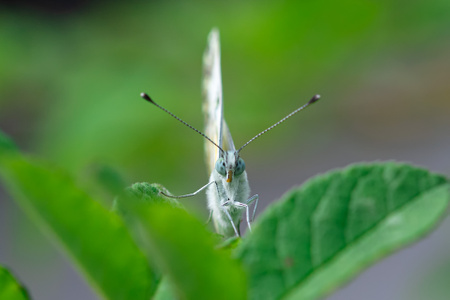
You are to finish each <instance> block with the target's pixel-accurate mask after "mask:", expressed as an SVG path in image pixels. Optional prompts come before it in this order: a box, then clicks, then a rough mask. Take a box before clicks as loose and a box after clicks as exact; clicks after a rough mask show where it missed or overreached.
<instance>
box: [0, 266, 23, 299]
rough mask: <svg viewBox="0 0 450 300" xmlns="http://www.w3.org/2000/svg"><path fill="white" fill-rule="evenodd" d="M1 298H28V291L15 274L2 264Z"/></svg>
mask: <svg viewBox="0 0 450 300" xmlns="http://www.w3.org/2000/svg"><path fill="white" fill-rule="evenodd" d="M0 299H5V300H6V299H7V300H28V299H30V297H28V292H27V291H26V290H25V289H24V288H23V287H22V286H21V285H20V283H18V282H17V280H16V279H15V278H14V277H13V275H12V274H11V273H10V272H9V271H8V270H7V269H5V268H3V267H1V266H0Z"/></svg>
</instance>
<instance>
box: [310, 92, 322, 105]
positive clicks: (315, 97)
mask: <svg viewBox="0 0 450 300" xmlns="http://www.w3.org/2000/svg"><path fill="white" fill-rule="evenodd" d="M319 99H320V95H319V94H317V95H314V96H313V97H312V98H311V100H309V102H308V104H313V103H314V102H316V101H318V100H319Z"/></svg>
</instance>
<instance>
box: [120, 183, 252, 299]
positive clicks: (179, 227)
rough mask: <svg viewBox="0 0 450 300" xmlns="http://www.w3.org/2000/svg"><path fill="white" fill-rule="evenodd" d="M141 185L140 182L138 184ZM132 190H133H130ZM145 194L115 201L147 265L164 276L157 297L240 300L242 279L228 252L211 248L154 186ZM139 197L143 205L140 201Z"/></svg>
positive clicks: (207, 237) (198, 227)
mask: <svg viewBox="0 0 450 300" xmlns="http://www.w3.org/2000/svg"><path fill="white" fill-rule="evenodd" d="M140 186H141V187H142V184H140ZM135 187H136V188H138V187H139V186H135ZM147 187H148V188H147V189H145V190H144V189H140V191H148V194H146V195H142V194H140V193H138V194H139V195H136V194H135V195H134V196H138V197H137V201H136V197H130V196H129V197H127V198H126V201H121V205H122V210H124V209H126V210H128V214H127V218H125V220H127V222H129V225H130V227H131V228H133V229H134V230H133V232H134V233H135V234H139V233H140V235H139V237H138V238H139V243H140V244H141V245H142V246H143V247H144V248H145V249H146V250H147V253H148V256H149V257H150V258H151V261H152V263H153V262H154V263H155V264H157V265H158V267H159V269H160V270H161V271H162V272H163V274H164V275H166V276H167V278H166V280H168V281H165V280H164V281H163V282H162V284H163V286H160V288H159V290H158V299H170V297H171V295H173V294H176V295H178V297H179V298H180V299H224V300H227V299H246V288H247V283H246V276H245V274H244V272H243V270H242V267H241V266H240V264H239V262H238V261H236V260H233V259H232V258H231V257H230V256H231V255H230V254H231V253H230V251H227V250H224V249H217V248H216V246H215V245H216V243H217V240H216V239H215V236H214V235H213V234H212V233H211V232H209V231H207V230H206V228H205V226H204V225H203V224H202V223H201V222H200V221H198V220H197V219H196V218H194V217H193V216H191V215H189V214H188V213H187V212H186V211H185V210H183V209H181V208H180V207H179V205H178V204H176V203H174V202H172V201H170V200H169V201H168V200H167V198H165V197H161V195H160V194H159V190H156V189H157V187H158V186H157V185H148V186H147ZM142 197H145V198H147V199H145V201H142Z"/></svg>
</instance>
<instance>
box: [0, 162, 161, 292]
mask: <svg viewBox="0 0 450 300" xmlns="http://www.w3.org/2000/svg"><path fill="white" fill-rule="evenodd" d="M0 175H1V179H3V182H4V185H5V187H6V189H7V190H8V191H9V192H10V193H11V195H12V196H13V197H14V198H15V199H16V200H17V201H18V202H19V204H20V205H21V206H22V208H23V209H24V210H25V211H26V212H27V213H28V214H29V216H31V217H32V218H33V219H34V220H35V221H36V222H37V223H38V225H40V226H42V227H43V228H44V229H47V231H49V232H50V233H52V234H53V237H56V239H57V240H58V241H59V242H61V244H62V245H63V246H64V248H65V249H66V250H67V252H68V253H69V254H70V256H71V257H72V258H73V260H74V261H75V262H76V263H77V264H78V265H79V266H80V268H81V269H82V270H83V272H84V275H86V277H87V278H88V279H89V281H90V283H91V284H92V285H93V286H94V287H95V288H96V290H97V291H99V292H100V293H101V294H102V295H103V296H104V297H106V298H107V299H143V300H144V299H145V300H147V299H149V297H150V296H151V295H152V294H153V293H154V290H155V288H156V279H155V274H154V273H153V272H152V270H151V269H150V267H149V266H148V264H147V259H146V257H145V255H144V254H143V253H142V252H141V251H140V250H139V248H138V247H137V245H136V244H135V243H134V241H133V239H132V238H131V236H130V234H129V232H128V230H127V228H126V227H125V225H124V224H123V222H122V220H121V219H120V218H119V217H118V216H117V215H116V214H114V213H113V212H111V211H109V210H107V209H106V208H104V207H103V206H102V205H101V204H100V203H99V202H97V201H95V200H94V199H91V198H90V197H89V196H88V195H87V194H86V193H84V192H83V191H82V190H80V189H79V188H78V187H77V186H76V185H75V183H74V182H73V180H72V179H71V178H69V177H68V176H67V175H65V174H63V173H62V172H60V171H57V170H54V169H53V168H50V167H47V166H44V165H43V164H41V163H37V162H35V161H32V160H30V159H25V158H24V157H22V156H21V155H19V154H11V153H8V154H6V153H0Z"/></svg>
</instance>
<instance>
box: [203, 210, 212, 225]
mask: <svg viewBox="0 0 450 300" xmlns="http://www.w3.org/2000/svg"><path fill="white" fill-rule="evenodd" d="M212 215H213V211H212V210H210V211H209V217H208V220H206V223H205V226H206V225H208V224H209V222H211V220H212Z"/></svg>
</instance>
